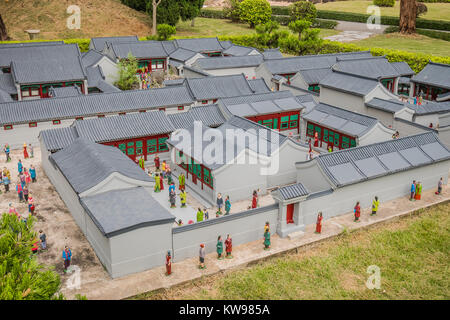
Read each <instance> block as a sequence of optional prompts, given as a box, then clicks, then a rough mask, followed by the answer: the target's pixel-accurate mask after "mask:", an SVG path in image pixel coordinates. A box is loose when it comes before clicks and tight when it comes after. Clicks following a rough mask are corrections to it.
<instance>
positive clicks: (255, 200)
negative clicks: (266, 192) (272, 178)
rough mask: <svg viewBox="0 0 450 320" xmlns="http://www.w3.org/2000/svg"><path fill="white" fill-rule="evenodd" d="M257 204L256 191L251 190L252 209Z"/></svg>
mask: <svg viewBox="0 0 450 320" xmlns="http://www.w3.org/2000/svg"><path fill="white" fill-rule="evenodd" d="M257 204H258V194H257V193H256V191H253V199H252V209H255V208H256V205H257Z"/></svg>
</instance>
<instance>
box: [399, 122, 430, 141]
mask: <svg viewBox="0 0 450 320" xmlns="http://www.w3.org/2000/svg"><path fill="white" fill-rule="evenodd" d="M394 129H395V130H396V131H398V133H400V137H406V136H411V135H413V134H418V133H424V132H428V131H429V130H427V129H426V128H420V127H418V126H415V125H413V124H408V123H405V122H403V121H398V120H395V119H394Z"/></svg>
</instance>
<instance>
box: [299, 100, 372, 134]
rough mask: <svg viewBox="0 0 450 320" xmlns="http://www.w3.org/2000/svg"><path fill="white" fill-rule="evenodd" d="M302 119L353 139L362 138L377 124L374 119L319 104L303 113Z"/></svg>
mask: <svg viewBox="0 0 450 320" xmlns="http://www.w3.org/2000/svg"><path fill="white" fill-rule="evenodd" d="M303 119H305V120H308V121H312V122H315V123H318V124H321V125H323V126H325V127H327V128H330V129H334V130H336V131H340V132H343V133H347V134H349V135H351V136H354V137H361V136H363V135H364V134H365V133H366V132H367V131H369V130H370V129H371V128H373V127H374V126H375V125H376V124H377V123H378V120H377V119H376V118H372V117H369V116H366V115H363V114H360V113H356V112H352V111H348V110H345V109H341V108H338V107H334V106H330V105H328V104H324V103H319V104H318V105H316V106H315V107H314V108H313V109H312V110H311V111H309V112H308V113H305V114H304V115H303Z"/></svg>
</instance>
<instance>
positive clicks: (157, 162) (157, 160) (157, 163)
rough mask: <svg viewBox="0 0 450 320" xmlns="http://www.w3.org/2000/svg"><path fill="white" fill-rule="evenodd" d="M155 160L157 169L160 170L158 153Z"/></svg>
mask: <svg viewBox="0 0 450 320" xmlns="http://www.w3.org/2000/svg"><path fill="white" fill-rule="evenodd" d="M154 162H155V167H156V170H159V157H158V155H156V156H155V160H154Z"/></svg>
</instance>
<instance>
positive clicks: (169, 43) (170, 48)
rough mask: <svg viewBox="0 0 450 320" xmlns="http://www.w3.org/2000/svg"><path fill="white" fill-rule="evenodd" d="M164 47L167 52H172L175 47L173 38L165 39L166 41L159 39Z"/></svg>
mask: <svg viewBox="0 0 450 320" xmlns="http://www.w3.org/2000/svg"><path fill="white" fill-rule="evenodd" d="M161 43H162V45H163V47H164V49H166V51H167V53H169V54H171V53H172V52H174V51H175V50H176V49H177V48H176V47H175V43H174V42H173V40H167V41H161Z"/></svg>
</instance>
